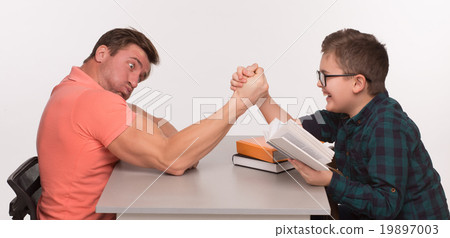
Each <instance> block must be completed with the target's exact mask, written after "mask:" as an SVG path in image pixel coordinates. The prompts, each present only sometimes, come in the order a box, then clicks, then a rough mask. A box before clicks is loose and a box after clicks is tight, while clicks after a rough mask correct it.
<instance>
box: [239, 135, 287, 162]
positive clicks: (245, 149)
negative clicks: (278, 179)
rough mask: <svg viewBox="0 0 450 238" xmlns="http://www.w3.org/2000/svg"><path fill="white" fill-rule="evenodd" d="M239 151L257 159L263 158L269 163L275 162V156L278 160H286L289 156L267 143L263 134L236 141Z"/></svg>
mask: <svg viewBox="0 0 450 238" xmlns="http://www.w3.org/2000/svg"><path fill="white" fill-rule="evenodd" d="M236 149H237V153H238V154H241V155H245V156H249V157H252V158H255V159H259V160H263V161H266V162H269V163H275V160H274V158H275V159H276V160H277V161H278V162H281V161H286V160H287V158H288V157H287V156H285V155H284V154H282V153H281V152H279V151H278V150H277V149H275V148H273V147H272V146H271V145H269V144H267V143H266V140H265V139H264V137H263V136H261V137H252V138H249V139H245V140H238V141H236Z"/></svg>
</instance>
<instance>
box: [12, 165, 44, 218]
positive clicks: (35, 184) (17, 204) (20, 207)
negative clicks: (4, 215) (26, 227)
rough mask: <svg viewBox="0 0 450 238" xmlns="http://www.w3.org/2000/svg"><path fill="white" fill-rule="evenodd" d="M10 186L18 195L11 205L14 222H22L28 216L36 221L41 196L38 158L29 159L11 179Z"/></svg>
mask: <svg viewBox="0 0 450 238" xmlns="http://www.w3.org/2000/svg"><path fill="white" fill-rule="evenodd" d="M8 184H9V186H11V188H12V189H13V190H14V192H15V193H16V195H17V197H15V198H14V199H13V200H12V201H11V203H10V204H9V215H10V216H12V219H13V220H21V219H24V217H25V216H26V215H27V214H28V215H30V219H31V220H36V219H37V216H36V205H37V201H38V200H39V197H40V196H41V190H42V189H41V181H40V177H39V164H38V157H37V156H35V157H33V158H30V159H28V160H27V161H25V162H24V163H23V164H22V165H20V166H19V168H17V169H16V171H14V172H13V173H12V174H11V175H10V176H9V177H8Z"/></svg>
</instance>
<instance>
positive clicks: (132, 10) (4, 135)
mask: <svg viewBox="0 0 450 238" xmlns="http://www.w3.org/2000/svg"><path fill="white" fill-rule="evenodd" d="M449 11H450V3H449V2H448V1H411V0H409V1H387V0H383V1H357V0H347V1H346V0H340V1H334V0H327V1H305V0H302V1H299V0H295V1H294V0H293V1H256V0H255V1H243V0H239V1H237V0H228V1H207V0H203V1H201V0H195V1H181V0H179V1H167V0H158V1H143V0H142V1H124V0H116V1H114V0H111V1H106V0H103V1H92V0H91V1H87V0H81V1H20V0H17V1H3V0H2V2H1V3H0V26H1V28H0V79H1V85H2V90H1V93H0V95H1V100H0V113H1V114H0V115H1V119H0V120H1V123H0V130H1V131H0V148H1V154H2V156H1V157H2V166H0V194H1V195H0V219H9V216H8V205H9V201H10V200H11V199H12V198H13V197H14V193H13V192H12V190H11V189H10V188H9V187H8V185H7V184H6V178H7V177H8V176H9V174H11V172H12V171H14V169H15V168H16V167H17V166H18V165H19V164H20V163H22V162H23V161H24V160H25V159H27V158H29V157H31V156H34V155H36V146H35V141H36V133H37V128H38V125H39V120H40V116H41V113H42V111H43V109H44V106H45V104H46V102H47V100H48V98H49V95H50V92H51V90H52V88H53V87H54V86H55V85H56V84H58V83H59V82H60V81H61V80H62V79H63V78H64V77H65V76H66V75H67V74H68V73H69V72H70V68H71V66H73V65H75V66H80V65H81V64H82V61H83V60H84V59H85V58H86V57H87V56H88V55H89V54H90V52H91V50H92V48H93V46H94V44H95V42H96V41H97V40H98V38H99V37H100V36H101V35H102V34H103V33H105V32H106V31H108V30H111V29H113V28H117V27H129V26H131V27H134V28H136V29H138V30H140V31H142V32H144V33H145V34H146V35H147V36H148V37H149V38H150V39H151V40H152V41H153V43H154V44H155V45H156V47H157V49H158V51H159V53H160V57H161V63H160V64H159V65H158V66H156V67H154V68H153V69H152V73H151V75H150V78H149V79H148V80H147V81H145V82H144V83H142V84H141V85H140V86H139V87H138V88H137V89H136V90H135V93H136V92H138V91H140V90H142V89H144V88H151V90H152V91H158V92H160V93H161V95H160V97H162V96H164V95H169V96H171V99H170V100H169V101H167V102H166V103H164V104H163V105H162V106H161V107H158V108H157V110H156V111H154V113H155V114H156V115H157V116H165V115H166V116H170V117H171V120H170V121H171V122H172V123H173V124H174V125H175V126H176V127H177V128H178V129H182V128H184V127H186V126H189V125H190V124H192V123H194V122H195V121H196V119H197V118H199V116H200V115H199V114H198V113H197V112H198V108H197V109H196V108H193V103H192V102H193V100H194V97H196V98H208V97H213V98H216V99H215V100H219V101H222V103H224V102H225V101H226V98H227V97H229V96H230V95H231V91H230V90H229V80H230V78H231V74H232V73H233V72H234V71H235V69H236V66H238V65H248V64H251V63H253V62H258V63H259V64H260V65H261V66H262V67H264V68H265V69H266V75H267V78H268V81H269V85H270V93H271V95H272V96H273V97H283V98H284V99H280V100H279V102H285V103H286V105H287V104H289V106H285V108H286V107H287V109H288V111H289V112H290V113H291V114H292V115H294V116H299V115H300V116H301V115H304V113H307V112H312V110H314V109H322V108H324V106H325V100H324V97H323V96H322V94H321V91H320V90H319V89H318V88H317V87H316V81H315V77H314V73H315V70H317V69H318V65H319V61H320V57H321V54H320V46H321V42H322V40H323V39H324V37H325V36H326V35H328V34H330V33H332V32H334V31H337V30H339V29H342V28H355V29H358V30H360V31H362V32H367V33H372V34H374V35H375V36H377V38H378V39H379V40H380V41H381V42H383V43H385V44H386V46H387V50H388V53H389V57H390V70H389V74H388V77H387V88H388V90H389V93H390V96H392V97H393V98H395V99H397V100H398V101H399V102H400V103H401V105H402V106H403V108H404V110H405V111H406V112H407V113H408V115H409V116H410V117H411V118H412V119H413V120H414V121H415V122H416V124H417V125H418V127H419V128H420V130H421V134H422V140H423V142H424V143H425V146H426V148H427V149H428V151H429V153H430V155H431V158H432V160H433V164H434V167H435V168H436V169H437V170H438V172H439V173H440V175H441V178H442V183H443V186H444V188H445V191H446V194H447V197H448V196H450V175H449V174H448V173H447V171H448V170H449V169H450V162H449V159H448V158H449V155H450V149H449V148H450V147H449V146H448V142H447V141H446V139H445V138H446V137H447V136H448V133H449V132H450V125H449V123H448V118H449V117H450V112H449V111H448V106H447V101H446V100H448V97H447V95H448V90H449V88H450V87H449V86H450V80H449V79H448V78H449V73H448V69H449V68H450V67H449V66H450V57H449V53H450V43H449V37H450V27H449V26H450V14H449ZM196 100H197V99H196ZM305 100H307V101H306V102H308V103H306V104H305V105H303V102H305ZM311 102H313V103H312V104H311ZM302 105H303V107H302ZM166 108H168V109H167V110H169V112H170V113H167V111H166ZM202 110H203V111H202V113H206V112H213V111H214V110H215V108H214V107H205V108H202ZM193 111H194V112H196V113H193ZM247 115H248V114H247ZM244 117H245V116H243V117H241V119H240V120H239V121H238V125H236V126H235V127H233V128H232V130H231V131H230V133H229V134H233V135H241V134H253V135H254V134H262V130H263V129H264V128H265V127H264V126H263V125H260V123H258V121H257V120H255V117H254V116H251V115H248V117H247V119H246V120H243V118H244ZM247 120H248V122H249V123H247ZM1 181H3V182H1Z"/></svg>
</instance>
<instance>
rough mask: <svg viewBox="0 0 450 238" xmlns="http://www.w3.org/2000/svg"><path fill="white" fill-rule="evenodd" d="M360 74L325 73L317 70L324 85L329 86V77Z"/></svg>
mask: <svg viewBox="0 0 450 238" xmlns="http://www.w3.org/2000/svg"><path fill="white" fill-rule="evenodd" d="M355 75H358V74H324V73H323V72H321V71H319V70H317V80H319V81H320V84H321V85H322V87H326V86H327V78H329V77H344V76H355Z"/></svg>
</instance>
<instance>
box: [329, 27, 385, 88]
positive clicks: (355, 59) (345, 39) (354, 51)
mask: <svg viewBox="0 0 450 238" xmlns="http://www.w3.org/2000/svg"><path fill="white" fill-rule="evenodd" d="M322 53H324V54H329V53H334V55H335V56H336V59H337V64H338V65H339V66H340V67H341V68H342V70H344V73H345V74H353V73H356V74H362V75H364V76H365V77H366V79H367V82H368V91H369V93H370V94H371V95H376V94H378V93H382V92H386V87H385V80H386V75H387V73H388V71H389V58H388V54H387V51H386V48H385V46H384V44H381V43H380V42H379V41H378V40H377V38H375V36H373V35H371V34H366V33H361V32H359V31H357V30H354V29H343V30H339V31H337V32H334V33H332V34H330V35H328V36H327V37H325V39H324V40H323V42H322Z"/></svg>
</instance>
